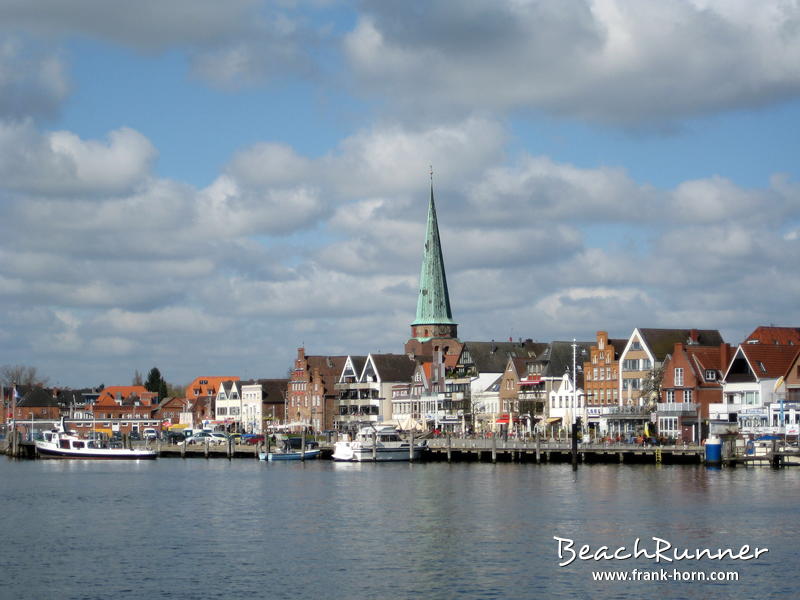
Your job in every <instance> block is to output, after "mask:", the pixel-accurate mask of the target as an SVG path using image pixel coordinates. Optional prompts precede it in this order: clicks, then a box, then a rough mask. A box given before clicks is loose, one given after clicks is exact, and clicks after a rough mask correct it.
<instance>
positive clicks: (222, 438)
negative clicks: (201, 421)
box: [185, 431, 228, 445]
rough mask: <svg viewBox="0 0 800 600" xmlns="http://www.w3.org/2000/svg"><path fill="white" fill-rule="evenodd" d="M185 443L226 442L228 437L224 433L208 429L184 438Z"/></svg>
mask: <svg viewBox="0 0 800 600" xmlns="http://www.w3.org/2000/svg"><path fill="white" fill-rule="evenodd" d="M185 443H186V444H189V445H193V444H205V443H209V444H227V443H228V437H227V436H226V435H225V434H224V433H210V432H208V431H199V432H198V433H195V434H194V435H193V436H191V437H188V438H186V441H185Z"/></svg>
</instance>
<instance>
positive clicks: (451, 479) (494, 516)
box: [0, 458, 800, 600]
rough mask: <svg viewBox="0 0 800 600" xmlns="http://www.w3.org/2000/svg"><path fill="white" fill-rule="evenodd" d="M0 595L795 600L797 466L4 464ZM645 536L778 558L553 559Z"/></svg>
mask: <svg viewBox="0 0 800 600" xmlns="http://www.w3.org/2000/svg"><path fill="white" fill-rule="evenodd" d="M0 482H1V483H0V497H1V498H2V517H0V525H2V534H3V535H2V543H0V565H2V581H1V582H0V583H1V584H2V585H0V598H3V599H5V598H86V599H95V598H96V599H103V600H105V599H110V598H204V599H205V598H244V597H259V598H267V597H269V598H292V599H298V598H311V599H315V600H316V599H328V598H336V599H338V598H343V599H344V598H348V599H352V598H426V599H427V598H501V599H508V598H533V597H538V598H582V597H592V598H612V597H613V598H636V599H641V598H648V597H661V598H698V599H699V598H709V597H711V598H715V597H724V598H755V597H758V598H771V597H781V596H785V597H787V598H794V597H798V595H797V577H796V569H797V567H798V566H800V553H798V548H800V519H798V510H797V508H796V506H797V504H798V497H800V496H799V494H798V493H799V492H800V469H795V470H793V469H785V470H781V471H772V470H770V469H767V468H762V469H748V470H745V469H742V468H740V469H735V470H723V471H710V470H706V469H704V468H700V467H668V466H665V467H655V466H652V467H649V466H617V465H596V466H582V467H581V469H580V470H579V471H578V473H577V474H573V473H572V471H571V470H570V468H569V466H568V465H565V466H561V465H541V466H537V465H531V464H524V465H516V464H498V465H491V464H475V463H471V464H453V465H447V464H446V463H433V464H415V465H408V464H379V465H366V464H365V465H357V464H356V465H349V464H334V463H331V462H328V461H311V462H308V463H306V464H305V465H302V464H288V463H287V464H274V465H273V464H266V463H259V462H258V461H256V460H235V461H232V462H228V461H226V460H203V459H190V460H180V459H161V460H158V461H155V462H146V463H144V462H143V463H138V464H137V463H127V464H126V463H108V462H60V461H17V462H15V461H10V460H6V459H4V458H3V459H0ZM554 535H555V536H559V537H563V538H571V539H574V540H575V542H576V546H577V545H580V544H590V545H591V546H592V548H593V549H596V548H597V547H598V546H600V545H607V546H610V547H612V550H613V549H616V548H617V547H618V546H627V547H628V548H632V546H633V543H634V540H635V538H636V537H640V538H642V540H643V544H642V545H643V546H644V547H646V548H648V549H649V550H651V551H652V550H653V549H654V547H655V543H654V542H653V541H652V539H651V537H652V536H658V537H661V538H664V539H666V540H669V541H670V542H671V543H672V544H673V545H675V546H680V547H687V548H692V549H694V548H698V547H700V548H713V549H716V548H718V547H723V548H735V549H736V550H737V551H738V549H739V547H740V546H741V545H742V544H745V543H746V544H750V545H751V546H758V547H760V548H765V547H766V548H769V553H767V554H765V555H763V556H761V557H760V558H759V559H758V560H751V561H747V562H745V561H731V560H723V561H709V560H702V561H699V562H697V561H681V562H680V563H673V564H672V565H667V567H668V570H669V572H672V570H673V568H675V567H677V568H679V569H680V570H683V571H708V572H710V571H717V570H726V571H735V572H737V573H738V575H739V581H738V582H733V583H724V584H721V583H715V584H710V583H700V584H698V583H693V584H692V583H675V582H671V583H653V582H643V581H640V582H638V583H630V582H628V583H623V582H603V583H599V582H594V581H593V580H592V576H591V572H592V571H596V570H610V569H616V570H622V571H629V570H632V569H634V568H638V569H639V570H642V571H658V570H659V569H660V568H661V566H663V565H656V564H655V562H654V561H650V560H646V559H644V558H641V559H639V560H633V559H631V560H625V561H619V560H618V561H601V562H599V563H598V562H594V561H580V560H576V561H575V562H573V563H572V564H571V565H569V566H566V567H563V568H562V567H559V566H558V562H559V559H558V556H557V553H556V551H557V544H556V541H555V540H554V539H553V536H554Z"/></svg>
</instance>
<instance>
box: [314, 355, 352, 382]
mask: <svg viewBox="0 0 800 600" xmlns="http://www.w3.org/2000/svg"><path fill="white" fill-rule="evenodd" d="M345 361H347V357H346V356H322V355H312V356H306V362H307V364H308V370H309V371H313V370H314V369H319V372H320V375H323V376H330V375H331V374H334V375H335V376H336V377H337V378H338V377H339V375H340V374H341V372H342V369H343V368H344V363H345Z"/></svg>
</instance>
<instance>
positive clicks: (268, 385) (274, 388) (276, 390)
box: [258, 379, 289, 403]
mask: <svg viewBox="0 0 800 600" xmlns="http://www.w3.org/2000/svg"><path fill="white" fill-rule="evenodd" d="M258 383H260V384H261V393H262V396H261V401H262V402H269V403H275V402H283V401H284V399H285V397H286V390H287V389H288V388H289V380H288V379H259V380H258Z"/></svg>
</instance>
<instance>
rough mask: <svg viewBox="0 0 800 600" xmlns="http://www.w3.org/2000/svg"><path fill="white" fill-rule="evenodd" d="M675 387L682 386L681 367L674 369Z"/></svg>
mask: <svg viewBox="0 0 800 600" xmlns="http://www.w3.org/2000/svg"><path fill="white" fill-rule="evenodd" d="M675 385H676V386H678V387H681V386H683V369H682V368H681V367H676V368H675Z"/></svg>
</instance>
